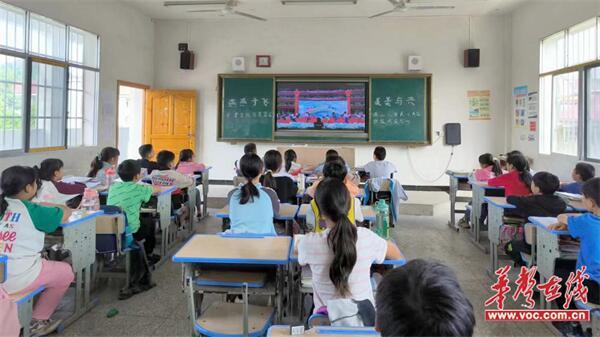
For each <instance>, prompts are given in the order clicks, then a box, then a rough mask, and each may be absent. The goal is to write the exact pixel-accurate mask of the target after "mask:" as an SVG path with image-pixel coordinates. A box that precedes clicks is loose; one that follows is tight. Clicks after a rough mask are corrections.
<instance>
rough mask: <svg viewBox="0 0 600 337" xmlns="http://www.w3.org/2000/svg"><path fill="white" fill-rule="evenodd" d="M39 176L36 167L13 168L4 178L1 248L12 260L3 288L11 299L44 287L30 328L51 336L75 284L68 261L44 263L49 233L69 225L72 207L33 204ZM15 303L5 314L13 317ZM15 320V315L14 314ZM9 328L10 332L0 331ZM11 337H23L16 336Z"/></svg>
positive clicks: (0, 181)
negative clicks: (63, 302) (58, 310)
mask: <svg viewBox="0 0 600 337" xmlns="http://www.w3.org/2000/svg"><path fill="white" fill-rule="evenodd" d="M37 188H38V177H37V174H36V172H35V170H34V169H33V168H31V167H25V166H12V167H9V168H7V169H6V170H4V172H2V177H0V189H1V190H2V194H0V228H2V230H3V231H5V232H4V233H3V235H2V236H1V237H0V246H2V247H8V246H10V247H11V249H3V254H5V255H7V256H8V277H7V280H6V282H5V283H4V284H2V287H3V288H4V290H5V291H6V292H7V293H9V294H14V293H19V292H28V291H33V290H35V289H38V288H39V287H41V286H44V287H45V289H44V291H43V292H42V293H41V294H40V295H39V297H38V300H37V301H36V303H35V306H34V308H33V315H32V317H33V319H32V321H31V324H30V326H29V328H30V330H31V334H32V335H40V336H41V335H47V334H49V333H51V332H53V331H55V330H56V328H57V327H58V326H59V325H60V323H61V321H60V320H52V319H50V317H51V316H52V314H53V313H54V311H55V310H56V307H57V306H58V304H59V303H60V301H61V299H62V298H63V296H64V294H65V292H66V291H67V289H68V288H69V285H70V284H71V282H73V279H74V274H73V270H72V269H71V266H70V265H69V264H68V263H65V262H56V261H49V260H46V259H44V258H42V256H41V254H40V252H41V251H42V250H43V249H44V238H45V234H46V233H52V232H54V231H56V229H57V228H58V227H59V226H60V224H61V223H64V222H66V221H67V220H68V219H69V217H70V215H71V210H70V209H69V208H67V207H64V206H63V207H45V206H40V205H38V204H35V203H33V202H31V200H32V199H33V197H34V196H35V195H36V193H37ZM10 310H11V308H10V302H8V301H3V302H2V305H1V308H0V311H1V312H2V314H3V315H5V314H9V313H6V311H9V312H10ZM15 319H16V315H15ZM0 328H2V329H8V327H0ZM10 334H11V335H15V336H17V335H18V328H17V331H16V332H15V331H11V332H10Z"/></svg>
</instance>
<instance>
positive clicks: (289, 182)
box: [260, 150, 298, 204]
mask: <svg viewBox="0 0 600 337" xmlns="http://www.w3.org/2000/svg"><path fill="white" fill-rule="evenodd" d="M264 163H265V170H266V171H265V174H264V175H263V176H262V177H260V182H261V183H262V184H263V186H265V187H268V188H272V189H273V190H275V192H277V197H278V198H279V201H280V202H281V203H290V204H293V203H295V202H296V193H297V192H298V185H297V184H296V183H295V182H294V179H293V178H292V176H290V175H289V173H287V172H286V171H285V170H282V165H283V158H281V153H279V151H277V150H269V151H267V153H265V157H264Z"/></svg>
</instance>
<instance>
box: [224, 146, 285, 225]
mask: <svg viewBox="0 0 600 337" xmlns="http://www.w3.org/2000/svg"><path fill="white" fill-rule="evenodd" d="M239 164H240V171H241V173H242V176H243V177H244V178H246V184H244V185H242V186H241V187H238V188H236V189H235V190H233V192H232V193H231V194H230V198H229V219H230V221H231V229H230V231H231V232H232V233H254V234H267V235H277V232H275V227H274V226H273V216H274V214H275V212H274V211H273V208H274V207H277V210H279V201H277V197H276V196H275V202H276V203H277V204H276V206H275V204H274V203H273V201H272V198H271V197H270V196H269V194H267V192H265V190H263V188H262V185H261V183H260V177H261V175H262V172H263V162H262V160H261V159H260V157H259V156H258V155H256V154H255V153H250V154H246V155H244V156H243V157H242V158H241V159H240V161H239Z"/></svg>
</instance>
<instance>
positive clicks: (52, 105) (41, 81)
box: [29, 62, 65, 148]
mask: <svg viewBox="0 0 600 337" xmlns="http://www.w3.org/2000/svg"><path fill="white" fill-rule="evenodd" d="M31 75H32V76H31V123H30V135H29V141H30V147H31V148H40V147H55V146H64V144H65V102H64V93H65V68H62V67H58V66H54V65H49V64H44V63H37V62H32V67H31Z"/></svg>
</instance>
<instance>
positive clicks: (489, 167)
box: [473, 153, 502, 181]
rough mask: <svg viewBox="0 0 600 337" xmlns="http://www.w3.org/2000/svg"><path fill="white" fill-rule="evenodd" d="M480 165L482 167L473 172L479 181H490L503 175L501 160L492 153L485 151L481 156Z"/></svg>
mask: <svg viewBox="0 0 600 337" xmlns="http://www.w3.org/2000/svg"><path fill="white" fill-rule="evenodd" d="M479 165H480V166H481V167H480V168H478V169H476V170H475V172H473V176H474V177H475V179H476V180H477V181H488V180H490V179H492V178H494V177H497V176H499V175H502V169H501V168H500V162H499V161H498V160H497V159H495V158H494V156H492V154H491V153H484V154H482V155H481V156H479Z"/></svg>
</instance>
